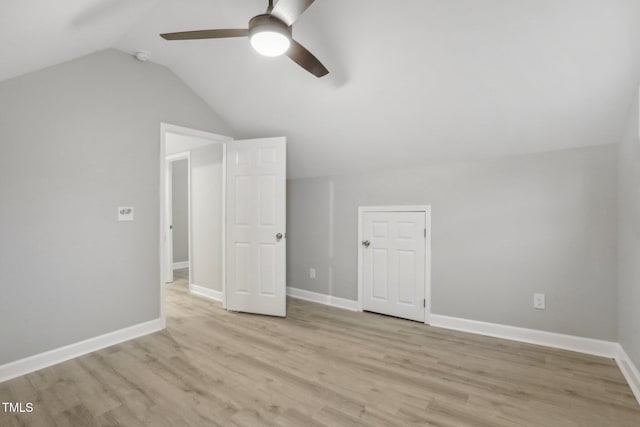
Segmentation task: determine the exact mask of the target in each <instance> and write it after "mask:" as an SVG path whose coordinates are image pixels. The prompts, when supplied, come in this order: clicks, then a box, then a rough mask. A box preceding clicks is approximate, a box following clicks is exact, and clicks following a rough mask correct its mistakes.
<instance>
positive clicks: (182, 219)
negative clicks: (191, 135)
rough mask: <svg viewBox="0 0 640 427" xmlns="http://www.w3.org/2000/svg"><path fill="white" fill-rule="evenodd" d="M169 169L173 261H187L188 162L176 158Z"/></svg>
mask: <svg viewBox="0 0 640 427" xmlns="http://www.w3.org/2000/svg"><path fill="white" fill-rule="evenodd" d="M171 169H172V175H173V176H172V181H171V184H172V185H171V198H172V200H171V201H172V206H171V212H172V216H173V262H184V261H189V162H188V161H187V159H183V160H177V161H175V162H172V163H171Z"/></svg>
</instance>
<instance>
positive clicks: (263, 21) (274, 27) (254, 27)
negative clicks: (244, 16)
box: [249, 13, 291, 39]
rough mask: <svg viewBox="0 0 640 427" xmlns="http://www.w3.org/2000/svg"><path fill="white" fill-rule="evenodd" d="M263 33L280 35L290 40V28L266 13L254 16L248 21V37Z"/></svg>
mask: <svg viewBox="0 0 640 427" xmlns="http://www.w3.org/2000/svg"><path fill="white" fill-rule="evenodd" d="M263 31H271V32H275V33H280V34H282V35H283V36H285V37H286V38H288V39H291V27H289V26H288V25H287V24H285V23H284V22H282V21H281V20H279V19H278V18H276V17H274V16H273V15H270V14H268V13H265V14H263V15H258V16H254V17H253V18H251V20H250V21H249V37H252V36H253V35H254V34H256V33H261V32H263Z"/></svg>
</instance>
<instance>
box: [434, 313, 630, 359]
mask: <svg viewBox="0 0 640 427" xmlns="http://www.w3.org/2000/svg"><path fill="white" fill-rule="evenodd" d="M429 320H430V322H429V324H430V325H431V326H436V327H439V328H445V329H453V330H455V331H462V332H470V333H473V334H479V335H486V336H490V337H496V338H504V339H508V340H512V341H520V342H525V343H528V344H537V345H543V346H546V347H553V348H558V349H562V350H570V351H577V352H580V353H586V354H591V355H594V356H601V357H608V358H610V359H613V358H615V357H616V356H617V355H618V353H619V351H618V348H619V345H618V343H616V342H612V341H603V340H596V339H592V338H583V337H577V336H573V335H564V334H557V333H555V332H546V331H540V330H537V329H527V328H519V327H517V326H508V325H501V324H497V323H487V322H480V321H477V320H469V319H461V318H458V317H449V316H442V315H439V314H432V315H431V316H430V318H429Z"/></svg>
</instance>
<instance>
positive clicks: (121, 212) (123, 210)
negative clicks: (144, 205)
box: [118, 206, 133, 221]
mask: <svg viewBox="0 0 640 427" xmlns="http://www.w3.org/2000/svg"><path fill="white" fill-rule="evenodd" d="M118 221H133V208H132V207H131V206H120V207H118Z"/></svg>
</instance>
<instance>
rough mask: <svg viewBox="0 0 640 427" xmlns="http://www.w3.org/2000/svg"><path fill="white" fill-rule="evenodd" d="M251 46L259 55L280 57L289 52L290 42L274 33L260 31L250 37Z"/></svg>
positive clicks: (281, 35)
mask: <svg viewBox="0 0 640 427" xmlns="http://www.w3.org/2000/svg"><path fill="white" fill-rule="evenodd" d="M251 46H253V48H254V49H255V51H256V52H258V53H259V54H261V55H264V56H272V57H273V56H280V55H282V54H284V53H285V52H286V51H287V50H289V46H291V41H290V40H289V38H288V37H286V36H284V35H283V34H280V33H278V32H275V31H260V32H257V33H255V34H254V35H252V36H251Z"/></svg>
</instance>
